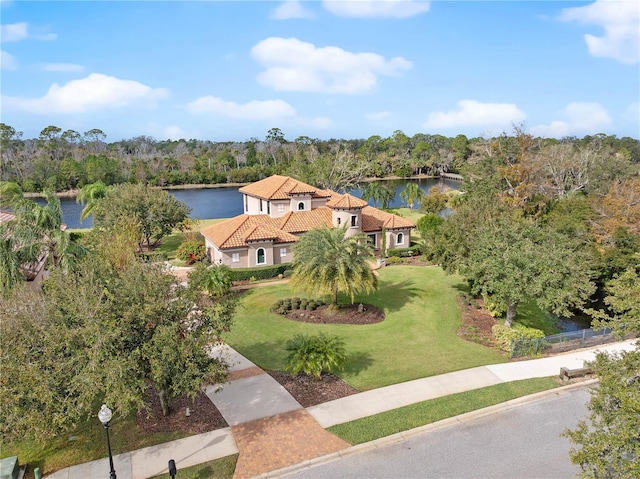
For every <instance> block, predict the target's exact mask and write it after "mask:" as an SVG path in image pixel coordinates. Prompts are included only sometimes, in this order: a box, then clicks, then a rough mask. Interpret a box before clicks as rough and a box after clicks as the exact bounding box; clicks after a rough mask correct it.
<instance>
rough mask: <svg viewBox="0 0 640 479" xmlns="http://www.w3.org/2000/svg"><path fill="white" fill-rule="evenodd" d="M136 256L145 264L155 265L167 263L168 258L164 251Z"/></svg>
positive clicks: (147, 252) (148, 252)
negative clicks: (156, 263)
mask: <svg viewBox="0 0 640 479" xmlns="http://www.w3.org/2000/svg"><path fill="white" fill-rule="evenodd" d="M136 254H137V256H138V257H139V258H140V259H141V260H142V261H144V262H145V263H155V262H158V261H168V260H169V256H168V255H167V252H166V251H146V252H144V253H136Z"/></svg>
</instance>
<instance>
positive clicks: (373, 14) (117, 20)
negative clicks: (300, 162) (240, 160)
mask: <svg viewBox="0 0 640 479" xmlns="http://www.w3.org/2000/svg"><path fill="white" fill-rule="evenodd" d="M0 15H1V24H2V27H1V31H0V49H1V56H0V66H1V71H0V73H1V77H0V79H1V83H0V85H1V86H0V93H1V95H2V96H1V98H0V102H1V103H0V121H1V122H2V123H5V124H8V125H10V126H12V127H13V128H15V129H16V130H17V131H20V132H23V138H36V137H38V135H39V134H40V132H41V131H42V130H43V129H44V128H46V127H47V126H49V125H54V126H57V127H59V128H62V130H75V131H77V132H79V133H80V134H83V133H84V132H86V131H89V130H91V129H94V128H97V129H100V130H102V131H103V132H104V133H105V134H106V135H107V141H118V140H121V139H129V138H133V137H136V136H140V135H145V136H150V137H153V138H155V139H156V140H167V139H171V140H177V139H180V138H185V139H191V138H195V139H199V140H211V141H216V142H218V141H246V140H249V139H251V138H258V139H264V138H265V137H266V135H267V133H268V131H269V130H270V129H272V128H279V129H280V130H281V132H282V133H283V134H284V136H285V138H286V139H287V140H294V139H296V138H298V137H300V136H307V137H310V138H318V139H321V140H327V139H331V138H342V139H357V138H363V139H366V138H369V137H370V136H373V135H379V136H381V137H383V138H386V137H389V136H391V135H392V134H393V133H394V132H395V131H397V130H401V131H402V132H404V133H405V134H406V135H408V136H413V135H415V134H416V133H428V134H441V135H444V136H447V137H454V136H456V135H458V134H464V135H467V136H468V137H470V138H471V137H490V136H495V135H500V134H502V133H505V132H506V133H507V134H511V133H512V132H513V128H514V125H516V126H518V127H521V128H524V129H525V130H526V131H527V132H529V133H531V134H534V135H536V136H542V137H549V138H551V137H553V138H562V137H565V136H577V137H583V136H585V135H593V134H597V133H605V134H613V135H617V136H618V137H624V136H630V137H633V138H636V139H640V122H639V119H640V106H639V102H640V68H639V67H640V34H639V30H640V1H638V0H633V1H626V0H622V1H621V0H596V1H586V2H585V1H571V2H563V1H531V2H528V1H517V0H513V1H482V0H476V1H445V0H442V1H432V2H427V1H402V0H394V1H365V0H350V1H346V0H340V1H339V0H330V1H320V0H315V1H312V0H308V1H138V2H134V1H122V0H121V1H105V2H100V1H91V0H85V1H81V0H78V1H74V2H65V1H56V0H48V1H43V2H38V1H26V0H25V1H19V0H0Z"/></svg>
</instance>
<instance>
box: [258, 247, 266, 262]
mask: <svg viewBox="0 0 640 479" xmlns="http://www.w3.org/2000/svg"><path fill="white" fill-rule="evenodd" d="M256 257H257V261H256V263H257V264H265V263H266V262H267V258H266V255H265V254H264V248H258V251H256Z"/></svg>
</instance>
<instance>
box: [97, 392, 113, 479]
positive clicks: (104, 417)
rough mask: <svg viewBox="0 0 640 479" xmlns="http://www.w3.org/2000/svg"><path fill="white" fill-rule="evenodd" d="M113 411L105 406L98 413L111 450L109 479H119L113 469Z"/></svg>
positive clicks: (108, 447)
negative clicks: (110, 436) (110, 428)
mask: <svg viewBox="0 0 640 479" xmlns="http://www.w3.org/2000/svg"><path fill="white" fill-rule="evenodd" d="M111 416H112V414H111V409H109V408H108V407H107V405H106V404H103V405H102V407H101V408H100V412H99V413H98V419H100V422H101V423H102V425H103V426H104V429H105V431H107V449H108V450H109V468H110V476H109V479H117V478H116V471H115V469H114V468H113V456H112V455H111V441H110V440H109V421H111Z"/></svg>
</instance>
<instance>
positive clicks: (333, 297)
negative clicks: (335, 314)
mask: <svg viewBox="0 0 640 479" xmlns="http://www.w3.org/2000/svg"><path fill="white" fill-rule="evenodd" d="M330 306H331V307H332V308H337V306H338V288H337V287H335V288H333V293H331V305H330Z"/></svg>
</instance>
